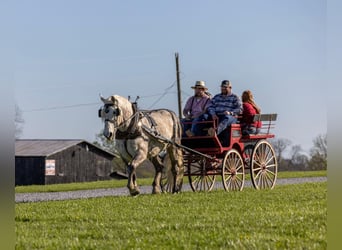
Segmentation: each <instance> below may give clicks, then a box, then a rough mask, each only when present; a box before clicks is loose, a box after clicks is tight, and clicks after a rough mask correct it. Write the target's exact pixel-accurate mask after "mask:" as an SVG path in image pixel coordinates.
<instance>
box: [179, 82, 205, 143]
mask: <svg viewBox="0 0 342 250" xmlns="http://www.w3.org/2000/svg"><path fill="white" fill-rule="evenodd" d="M191 88H192V89H194V91H195V93H194V95H193V96H191V97H190V98H189V99H188V100H187V102H186V104H185V107H184V109H183V115H184V117H185V118H184V119H182V125H183V137H185V136H188V137H192V136H194V135H197V136H198V135H203V133H204V132H203V126H204V124H201V123H198V122H201V121H205V120H207V119H208V114H206V112H207V108H208V106H209V104H210V94H208V92H207V90H208V89H207V88H206V86H205V82H204V81H196V84H195V86H192V87H191Z"/></svg>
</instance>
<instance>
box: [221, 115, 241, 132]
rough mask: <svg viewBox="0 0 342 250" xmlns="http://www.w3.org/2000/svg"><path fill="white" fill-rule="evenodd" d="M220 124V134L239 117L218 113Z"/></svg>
mask: <svg viewBox="0 0 342 250" xmlns="http://www.w3.org/2000/svg"><path fill="white" fill-rule="evenodd" d="M218 118H219V124H218V126H217V134H218V135H219V134H220V133H221V132H222V131H223V130H225V129H226V128H227V127H228V126H230V125H231V124H233V123H236V122H237V118H236V117H235V116H232V115H218Z"/></svg>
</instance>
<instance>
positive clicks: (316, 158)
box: [309, 133, 328, 170]
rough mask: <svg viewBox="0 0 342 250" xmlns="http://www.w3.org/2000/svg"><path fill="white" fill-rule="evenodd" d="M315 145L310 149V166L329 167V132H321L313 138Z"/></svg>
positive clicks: (313, 167)
mask: <svg viewBox="0 0 342 250" xmlns="http://www.w3.org/2000/svg"><path fill="white" fill-rule="evenodd" d="M313 144H314V145H313V147H312V148H311V150H310V155H311V160H310V163H309V164H310V168H311V169H313V170H320V169H327V158H328V143H327V133H325V134H320V135H318V136H317V137H315V138H314V139H313Z"/></svg>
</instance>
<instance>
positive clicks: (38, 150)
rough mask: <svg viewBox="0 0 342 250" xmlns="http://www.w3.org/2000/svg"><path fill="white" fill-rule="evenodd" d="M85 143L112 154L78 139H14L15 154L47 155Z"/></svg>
mask: <svg viewBox="0 0 342 250" xmlns="http://www.w3.org/2000/svg"><path fill="white" fill-rule="evenodd" d="M81 143H86V144H88V145H91V146H93V147H95V148H98V149H99V150H101V151H103V152H105V153H107V154H110V155H111V156H114V154H112V153H110V152H108V151H106V150H104V149H102V148H100V147H98V146H96V145H94V144H92V143H90V142H87V141H85V140H79V139H53V140H50V139H20V140H16V141H15V156H49V155H52V154H55V153H57V152H60V151H63V150H65V149H67V148H69V147H72V146H75V145H78V144H81Z"/></svg>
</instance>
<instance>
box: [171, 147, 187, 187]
mask: <svg viewBox="0 0 342 250" xmlns="http://www.w3.org/2000/svg"><path fill="white" fill-rule="evenodd" d="M169 155H170V159H171V165H172V168H171V171H172V173H173V178H174V186H173V193H178V192H180V191H181V189H182V184H183V176H184V166H183V152H182V150H181V149H179V148H177V147H175V146H172V147H170V148H169Z"/></svg>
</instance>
